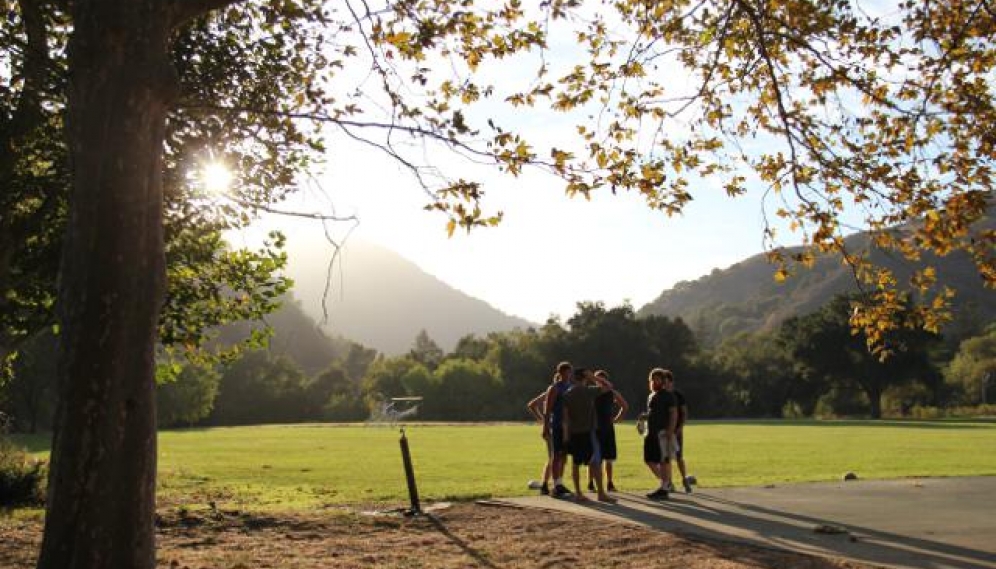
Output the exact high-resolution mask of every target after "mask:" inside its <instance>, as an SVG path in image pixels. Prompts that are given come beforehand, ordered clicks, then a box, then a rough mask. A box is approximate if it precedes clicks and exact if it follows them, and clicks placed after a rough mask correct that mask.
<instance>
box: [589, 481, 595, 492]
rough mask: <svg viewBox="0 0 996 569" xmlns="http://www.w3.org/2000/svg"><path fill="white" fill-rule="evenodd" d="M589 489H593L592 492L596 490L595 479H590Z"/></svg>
mask: <svg viewBox="0 0 996 569" xmlns="http://www.w3.org/2000/svg"><path fill="white" fill-rule="evenodd" d="M588 490H591V491H592V492H594V491H595V481H594V480H589V481H588Z"/></svg>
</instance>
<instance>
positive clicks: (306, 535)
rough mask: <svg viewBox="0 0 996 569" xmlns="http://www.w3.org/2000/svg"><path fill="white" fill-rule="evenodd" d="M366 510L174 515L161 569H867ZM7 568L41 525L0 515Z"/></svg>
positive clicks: (643, 533)
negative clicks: (638, 568) (387, 568)
mask: <svg viewBox="0 0 996 569" xmlns="http://www.w3.org/2000/svg"><path fill="white" fill-rule="evenodd" d="M361 510H362V509H361V508H343V509H337V510H325V511H322V512H319V513H288V514H272V515H266V514H248V513H242V512H232V511H218V510H212V509H208V508H205V509H203V510H201V511H198V512H193V513H192V512H190V511H187V510H184V509H182V508H181V509H178V508H171V509H169V511H162V512H161V515H160V517H159V519H158V524H157V525H158V537H159V552H158V563H157V567H158V568H162V569H167V568H168V569H202V568H203V569H207V568H210V569H256V568H260V569H264V568H273V569H284V568H286V569H291V568H294V569H298V568H301V569H309V568H319V567H321V568H326V567H357V568H359V567H362V568H367V567H392V568H457V567H459V568H465V567H484V568H511V567H537V568H544V569H550V568H555V567H564V568H571V569H576V568H578V567H644V568H647V567H665V568H671V567H673V568H686V569H705V568H710V569H740V568H764V569H769V568H770V569H774V568H793V569H794V568H800V569H840V568H849V569H864V568H867V567H869V566H866V565H861V564H856V563H853V562H848V561H841V560H828V559H823V558H817V557H809V556H806V555H799V554H794V553H788V552H783V551H774V550H768V549H760V548H754V547H749V546H743V545H734V544H730V543H713V542H704V541H700V540H692V539H687V538H685V537H682V536H680V535H674V534H668V533H663V532H659V531H655V530H649V529H644V528H640V527H636V526H631V525H626V524H621V523H605V522H601V521H598V520H594V519H589V518H583V517H575V516H571V515H569V514H563V513H558V512H550V511H540V510H531V509H521V508H509V507H494V506H484V505H479V504H475V503H457V504H453V505H452V506H450V507H446V508H442V509H439V510H435V511H434V512H433V513H432V514H431V515H429V516H416V517H403V516H400V515H391V514H384V515H368V514H366V513H363V512H362V511H361ZM0 536H2V539H0V567H3V568H5V569H29V568H31V567H34V561H35V555H36V553H37V550H38V545H39V543H40V541H41V521H40V520H38V519H28V520H25V519H22V518H20V517H16V516H3V515H0Z"/></svg>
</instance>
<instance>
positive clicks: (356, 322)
mask: <svg viewBox="0 0 996 569" xmlns="http://www.w3.org/2000/svg"><path fill="white" fill-rule="evenodd" d="M288 254H289V257H290V260H289V263H288V265H289V267H288V271H287V272H288V275H289V276H290V277H291V278H292V279H294V283H295V284H294V296H295V297H296V298H298V299H299V300H300V301H301V307H302V309H303V310H304V311H305V312H306V313H308V314H309V315H311V316H312V317H313V318H314V319H315V320H316V321H319V322H321V321H322V320H323V316H324V315H323V312H322V297H323V294H324V292H325V288H326V282H329V283H330V285H331V287H330V292H329V294H328V296H327V298H326V300H325V305H326V307H327V308H328V322H327V323H325V325H324V327H325V328H326V329H327V330H329V332H330V333H332V334H335V335H341V336H343V337H346V338H349V339H351V340H354V341H356V342H359V343H361V344H363V345H365V346H369V347H371V348H376V349H378V350H380V351H382V352H384V353H387V354H401V353H405V352H407V351H408V350H409V349H410V348H411V346H412V343H413V342H414V340H415V336H416V335H417V334H418V333H419V331H420V330H422V329H424V330H426V331H427V332H428V334H429V337H431V338H432V339H433V340H434V341H435V342H436V343H437V344H439V346H440V347H442V348H443V349H445V350H450V349H452V348H453V347H454V346H455V345H456V343H457V341H458V340H459V339H460V338H461V337H463V336H466V335H467V334H476V335H484V334H487V333H488V332H498V331H507V330H512V329H515V328H522V329H525V328H528V327H530V326H534V324H533V323H531V322H529V321H527V320H525V319H522V318H518V317H515V316H510V315H508V314H505V313H504V312H502V311H500V310H498V309H496V308H494V307H493V306H491V305H489V304H488V303H486V302H484V301H483V300H480V299H477V298H474V297H472V296H470V295H468V294H466V293H464V292H461V291H459V290H457V289H456V288H454V287H452V286H450V285H449V284H447V283H445V282H443V281H442V280H440V279H439V278H437V277H435V276H433V275H431V274H429V273H427V272H426V271H424V270H422V269H421V268H419V267H418V266H417V265H416V264H415V263H413V262H411V261H409V260H408V259H405V258H404V257H402V256H401V255H399V254H397V253H395V252H393V251H391V250H389V249H387V248H385V247H381V246H379V245H375V244H372V243H369V242H365V241H359V240H351V241H349V242H348V243H347V244H346V245H345V246H344V247H343V249H342V251H341V255H340V257H339V259H338V260H337V261H336V265H335V266H334V267H333V268H332V274H331V278H329V273H328V268H329V261H330V260H331V255H332V250H331V248H330V246H329V247H322V248H309V249H308V250H304V249H302V248H297V249H295V248H293V247H292V248H291V249H290V250H289V252H288Z"/></svg>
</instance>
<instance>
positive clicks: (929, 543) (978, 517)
mask: <svg viewBox="0 0 996 569" xmlns="http://www.w3.org/2000/svg"><path fill="white" fill-rule="evenodd" d="M925 484H928V485H929V486H930V491H929V492H928V491H927V490H926V489H916V488H914V485H913V484H910V482H909V481H888V482H883V481H876V482H869V483H864V484H863V485H862V486H859V485H857V484H852V485H849V486H847V487H843V486H839V485H832V484H822V485H821V484H805V485H793V486H789V487H780V488H777V489H772V490H765V489H758V488H744V489H716V490H704V491H700V492H697V493H695V494H691V495H681V494H677V495H672V499H671V500H669V501H666V502H656V501H651V500H648V499H646V498H644V497H643V496H642V495H640V494H631V493H619V494H616V497H617V498H618V499H619V502H618V503H617V504H612V505H609V504H601V503H598V502H583V503H575V502H572V501H563V500H553V499H550V498H541V497H528V498H514V499H511V500H510V501H514V502H516V503H518V504H524V505H529V506H533V507H541V508H546V509H556V510H562V511H568V512H573V513H576V514H580V515H588V516H594V517H599V518H602V519H606V520H612V521H622V522H628V523H635V524H639V525H642V526H648V527H653V528H656V529H660V530H663V531H668V532H672V533H676V534H679V535H684V536H686V537H691V538H701V539H704V540H706V541H719V542H736V543H748V544H750V545H754V546H760V547H764V548H776V549H782V550H790V551H795V552H800V553H805V554H810V555H817V556H823V557H835V558H846V559H851V560H854V561H859V562H862V563H869V564H873V565H887V566H894V567H909V568H922V569H996V514H994V513H993V512H994V511H996V498H993V496H994V495H996V478H985V477H983V478H979V479H964V478H963V479H931V480H930V481H929V482H926V483H925ZM925 536H927V537H925Z"/></svg>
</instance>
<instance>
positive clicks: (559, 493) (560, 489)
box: [553, 484, 574, 498]
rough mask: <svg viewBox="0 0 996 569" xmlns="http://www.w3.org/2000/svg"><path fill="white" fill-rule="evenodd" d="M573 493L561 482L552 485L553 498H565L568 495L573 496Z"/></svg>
mask: <svg viewBox="0 0 996 569" xmlns="http://www.w3.org/2000/svg"><path fill="white" fill-rule="evenodd" d="M573 495H574V494H573V493H572V492H571V491H570V490H568V489H567V486H564V485H563V484H557V485H556V486H554V487H553V497H554V498H566V497H568V496H573Z"/></svg>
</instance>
